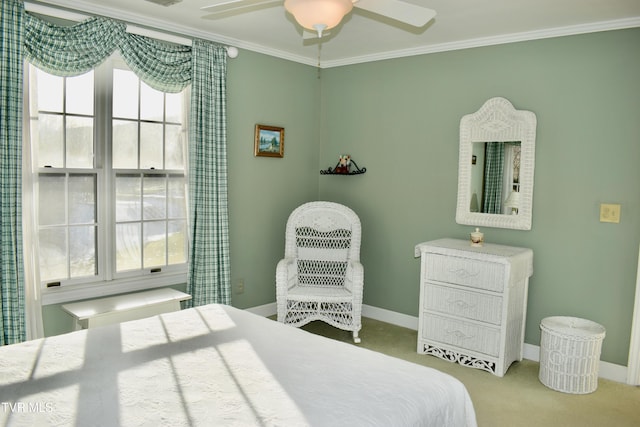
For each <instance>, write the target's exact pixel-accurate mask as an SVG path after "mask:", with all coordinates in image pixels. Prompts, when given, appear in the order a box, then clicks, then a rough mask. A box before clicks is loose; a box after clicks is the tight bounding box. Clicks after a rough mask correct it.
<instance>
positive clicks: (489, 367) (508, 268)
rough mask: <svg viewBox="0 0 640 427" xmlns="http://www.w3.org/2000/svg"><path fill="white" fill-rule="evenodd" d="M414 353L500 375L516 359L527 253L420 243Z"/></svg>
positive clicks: (463, 243) (462, 243) (460, 243)
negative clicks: (416, 339) (415, 351)
mask: <svg viewBox="0 0 640 427" xmlns="http://www.w3.org/2000/svg"><path fill="white" fill-rule="evenodd" d="M415 256H416V257H418V256H420V257H421V272H420V312H419V317H420V321H419V325H418V353H425V354H431V355H434V356H437V357H440V358H442V359H445V360H449V361H451V362H457V363H459V364H461V365H464V366H469V367H473V368H478V369H483V370H486V371H489V372H491V373H493V374H495V375H497V376H499V377H502V376H503V375H504V374H505V373H506V371H507V369H508V368H509V366H510V365H511V363H513V362H514V361H516V360H522V346H523V343H524V325H525V318H526V309H527V289H528V285H529V277H530V276H531V275H532V273H533V251H532V250H531V249H526V248H516V247H511V246H503V245H494V244H485V245H484V246H482V247H472V246H471V245H470V242H469V241H467V240H456V239H441V240H434V241H431V242H425V243H420V244H419V245H417V246H416V248H415Z"/></svg>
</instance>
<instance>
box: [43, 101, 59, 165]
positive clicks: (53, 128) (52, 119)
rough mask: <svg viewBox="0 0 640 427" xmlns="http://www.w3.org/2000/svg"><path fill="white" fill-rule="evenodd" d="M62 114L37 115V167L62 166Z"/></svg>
mask: <svg viewBox="0 0 640 427" xmlns="http://www.w3.org/2000/svg"><path fill="white" fill-rule="evenodd" d="M62 123H63V121H62V116H58V115H52V114H40V115H39V116H38V125H39V126H38V128H39V129H38V137H39V140H38V167H41V168H42V167H45V166H51V167H54V168H61V167H64V163H63V162H64V151H63V150H64V149H63V147H64V144H63V131H62V130H63V127H62Z"/></svg>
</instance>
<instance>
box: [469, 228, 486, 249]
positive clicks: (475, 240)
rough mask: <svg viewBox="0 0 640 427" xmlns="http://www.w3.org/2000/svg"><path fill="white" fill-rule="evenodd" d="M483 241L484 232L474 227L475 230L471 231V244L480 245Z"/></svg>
mask: <svg viewBox="0 0 640 427" xmlns="http://www.w3.org/2000/svg"><path fill="white" fill-rule="evenodd" d="M483 243H484V233H482V232H481V231H480V229H479V228H476V231H474V232H473V233H471V246H475V247H480V246H482V244H483Z"/></svg>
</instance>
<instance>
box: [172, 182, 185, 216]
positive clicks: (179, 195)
mask: <svg viewBox="0 0 640 427" xmlns="http://www.w3.org/2000/svg"><path fill="white" fill-rule="evenodd" d="M185 185H186V183H185V179H184V177H175V176H171V177H169V215H168V217H169V218H186V217H187V203H186V198H185V190H186V189H185Z"/></svg>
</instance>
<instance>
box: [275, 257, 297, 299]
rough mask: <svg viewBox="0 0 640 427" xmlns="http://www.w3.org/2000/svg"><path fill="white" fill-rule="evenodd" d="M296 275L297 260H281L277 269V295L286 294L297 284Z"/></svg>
mask: <svg viewBox="0 0 640 427" xmlns="http://www.w3.org/2000/svg"><path fill="white" fill-rule="evenodd" d="M296 275H297V272H296V260H295V258H284V259H281V260H280V261H279V262H278V265H277V267H276V293H281V292H283V293H285V294H286V292H287V289H289V288H290V287H291V286H293V285H294V284H295V279H296Z"/></svg>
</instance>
